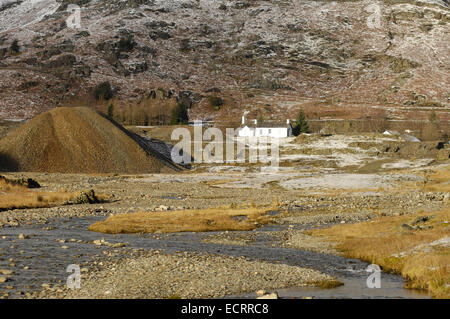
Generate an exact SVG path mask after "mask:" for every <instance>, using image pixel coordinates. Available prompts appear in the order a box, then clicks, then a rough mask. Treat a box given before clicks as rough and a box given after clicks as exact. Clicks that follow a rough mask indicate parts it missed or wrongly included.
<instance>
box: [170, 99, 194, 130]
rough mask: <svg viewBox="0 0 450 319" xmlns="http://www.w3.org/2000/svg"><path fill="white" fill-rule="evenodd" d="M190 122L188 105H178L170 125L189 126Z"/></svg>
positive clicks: (173, 112)
mask: <svg viewBox="0 0 450 319" xmlns="http://www.w3.org/2000/svg"><path fill="white" fill-rule="evenodd" d="M188 122H189V116H188V111H187V107H186V104H184V103H178V104H177V106H175V108H174V109H173V110H172V115H171V117H170V124H171V125H176V124H187V123H188Z"/></svg>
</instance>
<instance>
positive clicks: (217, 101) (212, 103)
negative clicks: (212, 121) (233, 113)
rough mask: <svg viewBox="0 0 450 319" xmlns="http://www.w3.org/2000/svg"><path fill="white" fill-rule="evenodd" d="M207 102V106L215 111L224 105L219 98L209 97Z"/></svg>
mask: <svg viewBox="0 0 450 319" xmlns="http://www.w3.org/2000/svg"><path fill="white" fill-rule="evenodd" d="M208 102H209V105H210V106H211V107H213V108H214V109H216V110H218V109H220V107H221V106H222V105H224V104H225V102H224V101H223V99H222V98H221V97H219V96H209V97H208Z"/></svg>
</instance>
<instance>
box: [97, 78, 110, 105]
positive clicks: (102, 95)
mask: <svg viewBox="0 0 450 319" xmlns="http://www.w3.org/2000/svg"><path fill="white" fill-rule="evenodd" d="M94 96H95V98H96V99H97V100H100V99H103V100H109V99H112V97H113V96H114V94H113V91H112V88H111V84H110V83H109V82H108V81H106V82H102V83H100V84H99V85H97V86H96V88H95V90H94Z"/></svg>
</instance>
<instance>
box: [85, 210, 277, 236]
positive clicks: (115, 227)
mask: <svg viewBox="0 0 450 319" xmlns="http://www.w3.org/2000/svg"><path fill="white" fill-rule="evenodd" d="M271 220H272V217H271V216H269V215H268V214H267V209H262V208H256V207H249V208H246V209H232V208H223V209H221V208H210V209H204V210H181V211H167V212H147V213H146V212H138V213H131V214H120V215H113V216H110V217H108V218H107V219H106V220H105V221H102V222H96V223H94V224H92V225H91V226H90V227H89V230H91V231H96V232H101V233H107V234H119V233H155V232H158V233H175V232H207V231H225V230H252V229H255V228H257V227H259V226H261V225H262V224H266V223H268V222H270V221H271Z"/></svg>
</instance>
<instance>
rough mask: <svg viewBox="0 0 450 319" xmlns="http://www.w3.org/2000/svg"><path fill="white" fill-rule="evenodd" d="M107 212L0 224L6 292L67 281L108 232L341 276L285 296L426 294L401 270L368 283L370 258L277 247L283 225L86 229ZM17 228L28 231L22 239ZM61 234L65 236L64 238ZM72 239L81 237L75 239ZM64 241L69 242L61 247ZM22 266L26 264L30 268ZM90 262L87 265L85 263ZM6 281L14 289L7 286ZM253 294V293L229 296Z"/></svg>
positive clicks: (134, 244) (151, 245)
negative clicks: (218, 239)
mask: <svg viewBox="0 0 450 319" xmlns="http://www.w3.org/2000/svg"><path fill="white" fill-rule="evenodd" d="M102 219H104V217H91V218H73V219H67V218H65V219H55V220H53V221H51V222H50V223H49V224H46V225H36V224H32V225H23V226H20V227H4V228H1V229H0V238H1V237H2V236H6V239H0V269H11V270H13V271H14V274H13V276H12V277H11V278H10V280H8V282H6V283H3V284H1V285H0V295H1V293H2V292H9V294H10V298H16V297H21V296H22V297H23V295H20V292H27V291H30V290H33V289H40V287H41V285H42V283H51V284H52V283H58V282H60V283H61V282H65V281H66V279H67V276H68V275H69V274H68V273H67V272H66V269H67V266H68V265H70V264H79V265H82V264H85V263H89V262H90V261H91V260H92V258H93V256H95V255H102V252H103V251H105V250H106V251H107V250H111V249H113V248H110V247H107V246H96V245H94V244H92V243H87V242H92V241H94V240H98V239H101V238H104V239H105V241H108V242H110V243H123V242H127V243H128V246H127V247H130V248H143V249H158V250H161V251H165V252H168V253H171V252H176V251H190V252H199V253H213V254H223V255H228V256H235V257H239V256H245V257H247V258H250V259H257V260H264V261H268V262H280V263H283V264H288V265H296V266H301V267H307V268H313V269H317V270H319V271H321V272H324V273H327V274H330V275H332V276H335V277H337V278H338V279H339V280H340V281H342V282H344V286H341V287H338V288H333V289H318V288H289V289H278V290H276V291H277V292H278V294H279V296H280V297H281V298H301V297H308V296H311V297H315V298H427V297H428V296H427V295H426V294H423V293H421V292H418V291H414V290H407V289H403V288H402V286H403V283H404V281H403V279H402V278H401V277H400V276H398V275H393V274H387V273H382V274H381V288H373V289H370V288H368V287H367V285H366V280H367V277H368V276H369V275H370V273H368V272H366V267H367V266H368V264H367V263H364V262H361V261H359V260H355V259H347V258H344V257H340V256H335V255H330V254H322V253H316V252H311V251H304V250H296V249H289V248H280V247H273V246H272V242H271V241H270V236H268V233H270V232H271V231H274V230H277V229H282V227H283V226H275V227H274V226H270V227H263V228H261V229H258V230H256V231H253V232H254V233H255V235H256V238H257V240H256V241H255V242H254V243H252V244H251V245H249V246H237V245H222V244H214V243H207V242H204V239H206V238H207V237H208V236H211V235H212V234H214V233H211V232H210V233H177V234H158V235H154V234H136V235H129V234H119V235H107V234H99V233H95V232H90V231H88V230H87V229H88V226H89V225H90V224H92V223H93V222H95V221H97V220H102ZM19 234H24V235H27V236H29V238H28V239H24V240H20V239H18V235H19ZM57 239H65V240H66V242H65V243H60V242H58V241H57ZM70 239H75V240H82V241H83V242H81V243H79V242H71V241H69V240H70ZM63 246H66V247H64V248H63ZM24 267H28V269H27V270H25V269H24ZM87 267H88V268H89V266H87ZM6 285H10V286H13V289H9V290H6V289H4V287H5V286H6ZM227 297H239V298H254V297H255V294H253V293H252V294H242V295H239V296H227Z"/></svg>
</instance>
